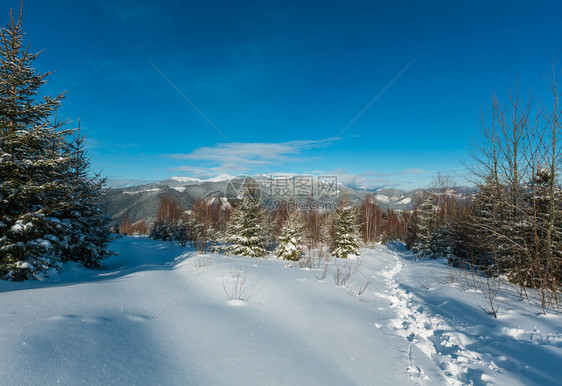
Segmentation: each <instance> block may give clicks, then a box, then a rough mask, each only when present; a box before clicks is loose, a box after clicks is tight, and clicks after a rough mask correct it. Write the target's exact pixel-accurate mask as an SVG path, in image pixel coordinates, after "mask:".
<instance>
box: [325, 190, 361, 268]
mask: <svg viewBox="0 0 562 386" xmlns="http://www.w3.org/2000/svg"><path fill="white" fill-rule="evenodd" d="M334 225H335V228H334V240H333V249H332V255H334V256H335V257H339V258H343V259H348V258H350V257H352V256H359V255H360V252H359V227H358V225H357V208H355V207H354V206H351V205H349V204H348V201H347V197H345V198H344V199H343V201H342V203H341V205H340V206H339V207H338V209H337V210H336V218H335V224H334Z"/></svg>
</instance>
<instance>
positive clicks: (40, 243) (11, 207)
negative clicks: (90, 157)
mask: <svg viewBox="0 0 562 386" xmlns="http://www.w3.org/2000/svg"><path fill="white" fill-rule="evenodd" d="M37 55H38V54H33V53H31V52H30V50H29V46H28V47H24V45H23V31H22V15H21V12H20V14H19V17H18V18H17V20H16V19H15V18H14V17H13V14H11V15H10V22H9V23H8V24H7V25H6V27H4V28H2V30H1V32H0V277H2V278H8V279H13V280H23V279H27V278H30V277H40V276H42V275H44V274H45V273H47V274H49V272H50V271H51V270H52V269H56V268H59V267H60V265H61V263H62V262H63V261H66V260H74V261H78V262H81V263H83V264H84V265H86V266H89V267H94V266H97V265H98V264H99V260H100V259H101V258H103V257H104V256H106V255H107V252H106V250H105V246H106V244H107V242H108V237H109V232H108V228H107V227H106V226H107V223H108V222H107V219H105V218H104V217H103V216H101V213H100V211H99V207H97V204H96V203H95V202H94V201H95V199H96V198H97V197H98V196H99V194H100V193H101V187H102V185H103V181H101V180H96V182H94V180H92V179H89V178H88V177H87V169H88V166H89V165H88V163H87V160H86V158H85V156H84V152H83V146H82V142H81V141H82V140H79V141H78V143H74V144H73V143H72V142H71V141H70V140H69V138H70V137H71V136H72V132H73V130H64V129H63V128H62V127H63V125H64V122H61V121H60V120H58V119H57V118H56V110H57V108H58V107H59V106H60V104H61V100H62V98H63V94H59V95H58V96H56V97H51V96H44V97H42V98H39V96H38V94H39V89H40V87H41V86H42V85H44V84H45V83H46V77H47V76H48V75H49V74H50V73H45V74H40V73H38V72H36V71H35V69H34V68H33V67H32V63H33V61H34V60H35V59H36V58H37Z"/></svg>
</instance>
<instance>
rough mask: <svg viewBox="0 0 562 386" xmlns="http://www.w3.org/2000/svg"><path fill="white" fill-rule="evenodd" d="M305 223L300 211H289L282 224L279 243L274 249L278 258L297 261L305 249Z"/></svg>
mask: <svg viewBox="0 0 562 386" xmlns="http://www.w3.org/2000/svg"><path fill="white" fill-rule="evenodd" d="M306 233H307V230H306V224H305V223H304V219H303V216H302V213H301V212H298V211H295V212H293V213H291V215H290V216H289V218H288V219H287V220H286V221H285V223H284V224H283V227H282V229H281V236H280V237H279V245H278V246H277V248H276V249H275V254H276V255H277V257H278V258H280V259H284V260H292V261H298V260H299V259H300V258H301V257H302V255H303V253H304V252H305V249H306V240H305V236H306Z"/></svg>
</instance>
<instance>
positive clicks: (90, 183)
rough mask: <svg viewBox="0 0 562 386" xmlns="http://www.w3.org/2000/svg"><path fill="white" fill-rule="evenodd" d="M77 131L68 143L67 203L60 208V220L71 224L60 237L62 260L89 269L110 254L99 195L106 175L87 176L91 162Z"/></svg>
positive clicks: (108, 231) (82, 139)
mask: <svg viewBox="0 0 562 386" xmlns="http://www.w3.org/2000/svg"><path fill="white" fill-rule="evenodd" d="M84 139H85V138H84V137H83V136H80V131H79V130H78V132H77V134H76V135H75V136H74V139H73V141H72V142H71V157H70V161H71V162H70V168H69V170H68V171H67V175H66V182H67V184H68V186H67V189H66V191H67V193H66V197H65V201H66V204H65V206H64V210H63V211H61V217H62V218H63V222H66V223H67V224H69V225H70V229H69V230H70V232H69V234H66V235H64V237H63V243H64V246H63V259H64V260H67V261H75V262H80V263H82V264H83V265H84V266H86V267H88V268H97V267H99V265H100V262H101V260H103V259H104V258H106V257H107V256H109V255H110V252H109V251H108V250H107V246H108V244H109V241H110V234H111V231H110V226H109V220H110V219H109V218H108V217H107V216H106V215H105V214H104V213H103V210H102V207H101V205H100V203H99V202H100V197H101V195H102V194H103V191H104V185H105V181H106V179H105V178H102V177H101V176H100V175H99V174H94V175H93V176H90V175H89V173H90V161H89V160H88V157H87V155H86V150H85V148H84Z"/></svg>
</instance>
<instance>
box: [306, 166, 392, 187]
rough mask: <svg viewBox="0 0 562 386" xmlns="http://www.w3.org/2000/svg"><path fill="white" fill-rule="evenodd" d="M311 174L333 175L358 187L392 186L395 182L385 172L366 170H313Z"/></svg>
mask: <svg viewBox="0 0 562 386" xmlns="http://www.w3.org/2000/svg"><path fill="white" fill-rule="evenodd" d="M310 174H312V175H322V176H334V177H336V178H337V180H338V183H339V184H342V185H345V186H349V187H351V188H359V189H377V188H382V187H392V186H395V185H396V183H395V182H394V181H393V180H392V179H391V178H390V176H389V175H387V174H385V173H380V172H375V171H372V170H370V171H366V172H361V173H350V172H348V171H347V170H345V169H335V170H314V171H311V172H310Z"/></svg>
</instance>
